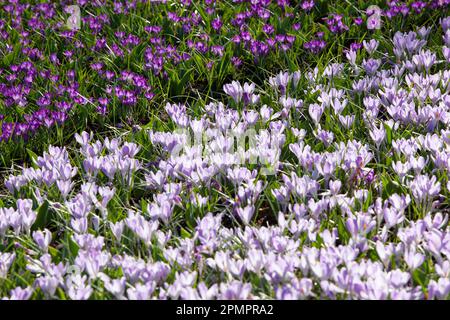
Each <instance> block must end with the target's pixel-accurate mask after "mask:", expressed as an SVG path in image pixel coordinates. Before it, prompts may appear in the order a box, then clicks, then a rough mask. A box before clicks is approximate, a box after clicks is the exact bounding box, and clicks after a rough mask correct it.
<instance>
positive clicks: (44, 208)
mask: <svg viewBox="0 0 450 320" xmlns="http://www.w3.org/2000/svg"><path fill="white" fill-rule="evenodd" d="M50 215H51V214H50V212H49V210H48V201H47V200H45V201H44V203H43V204H42V205H41V206H40V207H39V209H38V213H37V217H36V221H35V222H34V224H33V225H32V226H31V230H38V229H42V228H45V226H47V224H48V223H49V222H50V219H51V217H50Z"/></svg>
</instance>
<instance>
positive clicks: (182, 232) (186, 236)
mask: <svg viewBox="0 0 450 320" xmlns="http://www.w3.org/2000/svg"><path fill="white" fill-rule="evenodd" d="M181 237H183V238H190V237H191V234H190V233H189V231H187V230H186V229H185V228H183V227H181Z"/></svg>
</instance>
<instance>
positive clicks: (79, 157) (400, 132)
mask: <svg viewBox="0 0 450 320" xmlns="http://www.w3.org/2000/svg"><path fill="white" fill-rule="evenodd" d="M449 25H450V19H446V20H444V21H442V25H441V27H440V28H442V29H443V31H444V43H445V46H444V49H443V51H442V52H443V54H444V57H445V59H446V60H439V59H438V56H439V54H437V53H436V52H433V51H431V49H429V48H427V40H426V39H427V36H428V34H429V33H430V32H431V29H429V28H421V29H419V30H417V31H416V32H414V31H411V32H408V33H397V34H395V36H394V39H393V46H392V47H390V48H388V49H389V50H391V52H393V54H391V55H387V56H386V55H385V56H383V55H382V54H381V53H380V52H379V51H378V50H377V49H378V46H379V45H380V43H379V42H378V41H376V40H371V41H365V42H364V43H363V48H362V49H361V50H359V49H358V50H349V51H348V52H347V54H346V56H347V58H348V63H334V64H331V65H330V66H328V67H326V68H325V70H323V71H319V70H318V69H317V68H316V69H314V70H312V71H309V72H300V71H298V72H294V73H288V72H280V73H279V74H278V75H275V76H274V77H272V78H270V79H269V81H268V86H269V87H270V88H268V90H267V91H270V90H272V93H273V96H271V97H270V98H272V102H273V103H267V102H266V104H263V103H262V101H263V100H264V101H268V100H270V99H262V97H261V93H258V92H259V91H258V90H259V89H258V88H256V86H255V85H254V84H252V83H250V84H249V83H245V84H244V85H242V84H240V83H238V82H233V83H231V84H228V85H226V86H225V87H224V91H225V93H226V94H227V95H229V96H230V97H231V99H232V103H231V105H232V106H228V105H226V104H224V103H223V102H211V103H209V104H207V105H205V106H204V107H203V114H202V116H200V117H195V116H193V115H192V114H190V113H189V111H188V109H187V108H186V106H184V105H181V104H170V103H168V104H167V105H166V112H167V113H168V115H169V117H170V119H171V125H173V126H174V130H172V131H167V132H161V131H149V132H148V136H149V140H150V144H151V146H145V147H146V148H148V147H150V150H151V152H152V154H153V156H154V157H153V158H152V161H150V159H145V158H143V157H142V156H141V155H140V148H141V147H142V146H139V144H138V143H136V142H134V143H131V142H126V141H122V140H121V139H119V138H113V139H109V138H106V139H104V141H98V140H97V141H93V137H92V135H90V134H88V133H86V132H83V133H82V134H81V135H77V136H76V140H77V143H78V144H79V149H78V150H67V149H66V148H60V147H50V148H49V150H48V152H46V153H44V155H43V156H42V157H38V158H37V159H35V162H34V163H33V165H32V166H31V167H29V168H24V169H23V170H22V171H21V173H20V174H13V175H11V176H10V177H9V178H8V179H7V180H6V187H7V189H8V190H9V191H10V193H11V197H10V198H9V199H11V201H10V202H11V203H10V205H5V206H4V207H2V208H0V241H1V245H2V248H6V249H4V250H5V251H4V252H3V253H1V254H0V278H14V277H17V276H20V275H21V274H23V273H24V272H28V274H27V277H28V278H27V279H28V281H29V282H30V283H32V284H31V285H30V286H28V287H16V288H10V292H9V294H8V295H7V297H5V298H11V299H28V298H31V297H33V298H71V299H88V298H98V297H100V296H101V297H104V296H105V294H106V295H107V296H108V297H111V298H117V299H178V298H181V299H215V298H219V299H266V298H276V299H310V298H321V299H328V298H329V299H445V298H448V297H449V294H450V261H449V258H450V228H449V225H448V213H447V212H448V207H449V205H450V202H449V200H448V197H449V194H450V193H449V190H448V189H449V187H450V185H448V177H447V172H448V170H449V169H450V161H449V159H450V157H449V154H450V131H449V129H448V123H449V119H450V118H449V108H450V97H449V94H448V93H449V80H450V79H449V78H450V71H449V70H448V63H449V61H448V60H449V57H448V55H449V53H448V51H449V49H448V48H449V45H450V43H449V39H450V28H449ZM344 71H348V72H347V73H348V74H350V76H349V78H350V81H349V80H348V79H347V82H344V83H347V86H343V85H342V83H343V82H342V78H343V77H344ZM344 81H345V79H344ZM273 97H275V98H273ZM155 157H156V159H157V160H156V161H153V160H154V158H155ZM5 203H7V202H6V201H5ZM12 244H14V245H12ZM19 260H20V261H19ZM24 260H25V261H26V263H25V266H24V263H23V261H24Z"/></svg>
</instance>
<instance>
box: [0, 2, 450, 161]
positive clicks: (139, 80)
mask: <svg viewBox="0 0 450 320" xmlns="http://www.w3.org/2000/svg"><path fill="white" fill-rule="evenodd" d="M232 3H233V6H230V5H229V3H228V2H227V1H211V0H205V1H191V0H186V1H166V0H163V1H148V0H141V1H135V0H133V1H104V0H95V1H81V0H80V1H74V2H72V1H57V2H41V1H24V2H21V1H13V0H8V1H2V3H0V39H1V43H0V52H1V58H2V59H1V61H0V97H1V99H2V103H1V104H0V123H1V131H0V141H2V142H3V143H2V145H1V150H2V153H3V154H4V156H3V158H2V162H3V163H2V164H3V165H5V166H9V165H10V164H11V160H12V159H14V158H15V157H19V158H23V157H24V156H26V155H27V154H26V153H24V152H23V150H24V148H23V141H29V140H30V139H34V141H33V146H34V148H35V151H39V152H42V150H45V144H44V143H42V141H50V142H54V141H58V142H59V143H63V142H65V143H67V142H68V141H70V139H71V138H72V137H73V134H74V132H79V131H81V130H85V129H86V127H87V125H89V124H90V123H94V124H96V125H100V126H102V125H104V123H107V124H114V125H124V124H125V125H136V124H138V125H142V124H145V123H146V122H147V121H148V120H149V119H152V117H153V116H154V113H155V111H154V110H155V109H156V110H159V108H158V105H159V104H161V103H163V101H165V100H166V99H179V97H190V98H196V97H197V96H198V95H199V94H200V95H208V94H210V93H214V92H218V91H219V90H220V88H221V87H222V85H223V84H225V83H226V82H227V80H229V79H234V80H245V77H246V75H248V74H249V73H250V74H253V76H252V79H253V78H254V79H256V78H260V79H264V78H266V77H267V76H268V74H270V73H271V72H273V71H274V70H279V69H280V68H281V69H286V68H290V69H292V66H293V65H294V66H295V65H298V64H299V63H300V64H301V62H303V61H306V60H314V59H315V55H317V54H319V53H323V52H325V51H326V50H329V51H330V52H333V51H335V50H336V46H335V45H332V46H330V45H329V44H330V43H338V44H339V46H343V45H348V43H347V42H348V41H349V40H350V39H352V40H351V41H358V40H360V39H361V36H362V35H363V34H364V33H366V32H367V31H370V30H371V29H374V28H375V26H377V25H378V24H379V21H378V20H380V19H382V20H383V21H385V23H386V24H388V25H389V26H392V27H397V26H400V25H403V24H404V22H405V21H425V20H426V19H429V18H430V17H435V19H437V18H438V17H439V16H441V13H442V11H443V10H444V9H445V8H446V6H447V4H448V1H441V0H439V1H428V2H423V1H414V2H411V3H407V2H399V1H390V2H389V3H388V4H383V8H382V16H381V15H380V19H373V18H374V17H375V16H376V15H373V12H371V11H370V10H369V11H368V12H366V11H365V9H366V8H367V6H368V5H369V4H366V3H363V4H361V3H355V4H354V5H346V6H344V7H342V6H339V5H334V4H332V3H330V1H312V0H305V1H284V0H282V1H281V0H280V1H270V0H263V1H241V0H235V1H233V2H232ZM373 4H379V5H382V4H381V3H378V2H374V3H373ZM69 5H77V6H78V8H79V12H80V14H81V24H80V29H77V28H72V29H68V28H67V24H66V20H67V21H71V20H70V19H72V20H73V18H74V16H73V14H74V12H75V11H74V10H73V9H70V8H69ZM374 23H375V24H374ZM387 28H388V27H387ZM344 34H345V35H346V37H347V38H348V39H349V40H346V39H345V38H343V37H342V35H344ZM299 57H302V58H301V59H302V60H300V61H298V58H299ZM297 61H298V62H297ZM237 77H239V78H240V79H237ZM55 125H56V126H58V127H59V129H58V130H52V129H50V128H52V127H54V126H55ZM49 129H50V130H49ZM54 132H56V133H57V136H56V134H54ZM55 136H56V137H55ZM17 141H18V142H20V143H17ZM5 142H7V143H5Z"/></svg>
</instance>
